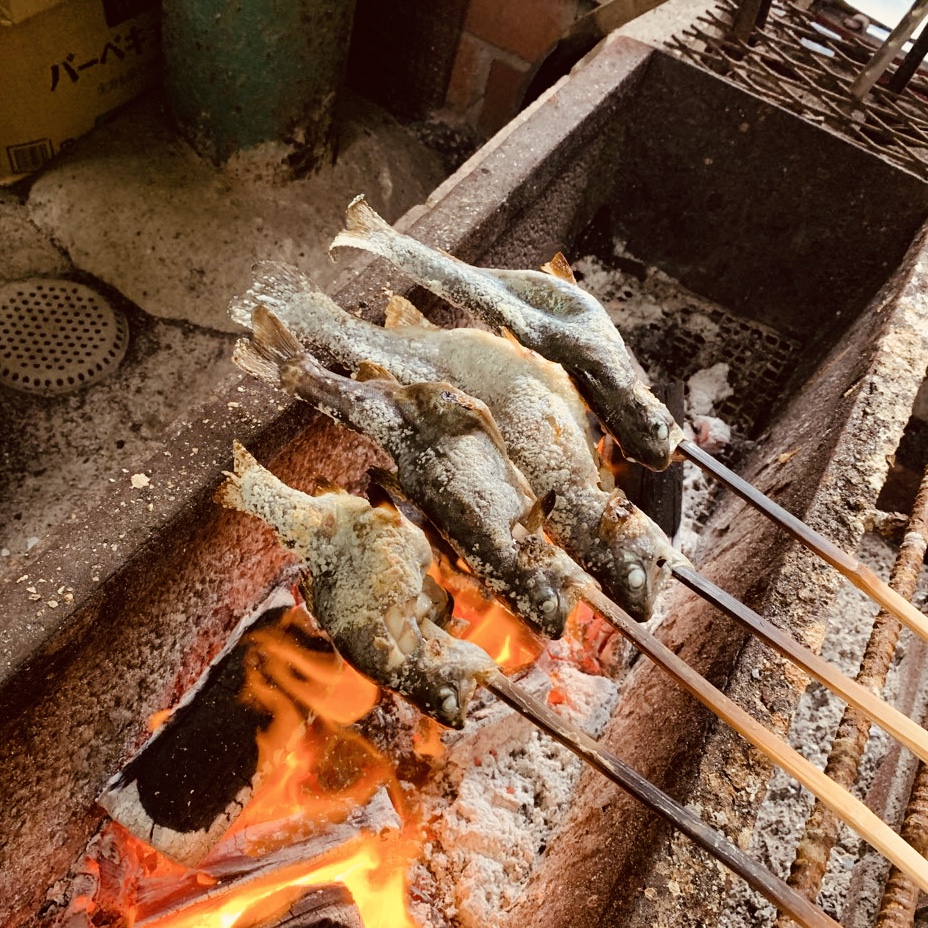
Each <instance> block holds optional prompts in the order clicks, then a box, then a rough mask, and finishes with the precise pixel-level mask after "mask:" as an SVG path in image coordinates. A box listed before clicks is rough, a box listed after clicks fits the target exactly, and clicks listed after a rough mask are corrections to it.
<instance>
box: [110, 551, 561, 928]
mask: <svg viewBox="0 0 928 928" xmlns="http://www.w3.org/2000/svg"><path fill="white" fill-rule="evenodd" d="M440 581H441V583H442V585H444V586H445V587H446V588H448V589H449V590H450V591H451V592H452V594H453V596H454V600H455V618H456V620H457V625H458V630H459V631H460V632H461V637H463V638H466V639H467V640H470V641H472V642H474V643H475V644H478V645H480V646H481V647H483V648H484V650H486V651H487V652H488V653H490V654H491V656H493V658H494V659H495V660H496V661H497V662H498V663H500V664H501V665H502V666H503V667H504V668H505V669H507V670H509V671H512V670H516V669H519V668H522V667H524V666H525V665H527V664H529V663H531V662H533V661H534V660H535V659H536V658H537V657H538V656H539V654H541V652H542V648H543V646H542V644H541V642H540V641H539V640H538V639H537V638H536V637H535V636H534V635H533V634H532V633H531V632H530V631H528V630H527V629H526V628H525V626H524V625H523V624H522V623H521V622H519V621H518V620H517V619H516V618H515V617H514V616H513V615H512V614H511V613H509V612H508V610H506V609H505V608H504V607H503V606H501V605H499V604H497V603H495V602H491V601H488V600H487V599H486V598H485V597H484V596H483V595H482V592H481V590H480V588H479V587H478V585H477V584H476V582H475V581H474V580H473V578H471V577H469V576H467V575H466V574H462V573H459V572H458V571H456V570H454V569H449V570H448V572H447V574H445V573H442V575H441V576H440ZM245 643H246V644H247V645H248V651H247V652H246V656H245V661H244V667H245V684H244V687H243V691H242V698H243V700H245V701H246V702H247V703H248V704H249V705H251V706H252V707H254V708H256V709H257V710H258V711H259V713H260V714H262V715H264V716H266V717H267V720H268V721H267V724H266V726H265V727H264V728H263V730H261V731H260V732H259V734H258V774H257V778H256V781H257V786H256V788H255V790H254V793H253V795H252V797H251V799H250V800H249V802H248V804H247V805H246V807H245V809H244V810H243V812H242V814H241V815H239V816H238V818H237V819H236V821H235V823H234V825H233V826H232V827H231V828H230V829H229V831H228V832H227V833H226V835H225V836H224V837H223V839H222V840H221V841H220V842H219V844H218V845H217V846H216V847H214V848H213V849H212V851H210V853H209V854H208V855H207V857H206V858H205V859H204V860H203V861H202V862H201V863H200V865H199V867H198V868H196V869H190V868H186V867H182V866H180V865H179V864H176V863H174V862H172V861H170V860H168V859H167V858H165V857H163V856H162V855H160V854H159V853H157V852H156V851H153V850H151V849H150V848H148V847H147V846H145V845H143V844H142V843H141V842H139V841H137V839H134V838H132V837H131V836H130V835H128V833H122V838H121V840H122V842H124V844H125V846H126V854H127V856H130V857H131V856H134V857H136V858H137V859H138V861H139V862H140V864H139V868H138V869H139V871H140V872H139V874H138V876H137V886H136V896H135V899H136V905H135V907H134V910H133V911H132V912H131V913H127V914H128V917H129V923H134V924H135V925H137V926H138V928H142V926H146V928H147V926H151V928H251V926H257V925H260V924H263V923H265V922H268V921H270V920H271V919H274V918H277V917H279V916H280V915H281V913H283V912H285V911H286V910H287V909H288V908H289V907H290V906H291V905H293V904H294V903H295V902H296V901H297V900H298V899H299V898H300V897H301V896H303V895H304V894H305V893H306V892H308V891H309V890H310V889H311V888H312V887H313V886H320V885H324V884H330V883H341V884H343V885H344V886H345V887H346V888H347V889H348V891H349V892H350V894H351V896H352V898H353V900H354V903H355V905H356V906H357V908H358V910H359V912H360V914H361V917H362V919H363V922H364V925H365V928H415V922H413V921H412V919H411V917H410V915H409V913H408V911H407V900H408V899H409V887H408V876H407V874H408V871H409V869H410V866H411V864H412V863H413V861H415V860H416V859H417V857H418V855H419V852H420V849H421V841H422V838H421V834H420V833H419V831H418V828H417V826H416V825H415V823H414V822H412V820H411V817H410V816H409V815H408V814H406V810H405V808H404V801H403V790H402V788H401V786H400V784H399V781H398V779H397V776H396V772H395V769H394V764H393V762H392V761H391V760H390V759H388V758H387V757H385V756H384V755H383V754H381V752H380V751H379V750H378V749H377V748H376V747H375V746H374V745H373V744H372V743H371V742H370V741H369V740H368V739H366V738H365V737H364V736H363V735H362V734H361V733H360V732H359V731H358V730H357V729H356V728H355V727H353V725H354V723H355V722H357V721H358V720H360V719H361V718H363V717H364V716H365V715H367V714H368V713H369V712H370V711H371V710H372V709H373V708H374V706H375V705H376V704H377V702H378V699H379V698H380V690H379V688H378V687H377V686H376V685H375V684H374V683H372V682H371V681H369V680H368V679H366V678H365V677H362V676H361V675H360V674H358V673H357V672H356V671H355V670H353V669H352V668H351V667H350V666H349V665H348V664H346V663H345V662H344V661H343V660H342V659H341V657H339V655H338V654H337V653H336V652H334V651H333V650H332V649H331V647H330V646H328V645H327V644H325V643H324V642H323V641H322V639H320V638H319V637H318V633H317V632H316V631H315V627H314V625H313V621H312V618H311V617H310V615H309V614H308V612H306V610H305V608H303V607H302V606H300V607H296V608H294V609H291V610H290V611H289V612H288V613H287V614H286V615H285V616H284V618H283V619H281V620H280V621H279V622H277V623H276V624H274V625H267V626H260V627H257V628H256V629H254V630H252V631H251V632H250V633H249V634H248V636H247V638H246V639H245ZM442 730H443V729H441V727H440V726H439V725H437V723H435V722H433V721H432V720H431V719H428V718H425V717H423V718H422V719H421V721H420V724H419V726H418V728H417V730H416V731H415V732H414V733H413V744H414V746H415V749H416V751H417V752H418V753H419V754H420V755H421V756H423V757H435V756H439V755H440V754H441V753H442V752H443V750H444V746H443V744H442V741H441V732H442ZM382 789H386V791H387V793H388V795H389V796H390V799H391V800H392V805H393V809H395V810H396V811H397V812H398V815H399V820H398V824H397V825H394V824H390V825H388V826H384V825H383V824H382V823H381V826H380V829H379V830H378V832H377V833H376V834H371V833H369V832H358V831H357V829H356V827H355V826H352V825H342V824H341V823H344V822H345V820H346V819H347V818H348V816H349V815H350V814H351V813H352V812H354V811H355V810H358V809H363V808H365V807H367V806H368V805H369V804H370V803H371V801H372V799H374V798H375V796H376V794H377V792H378V791H379V790H382ZM377 802H381V803H382V802H384V800H383V797H380V798H379V799H377ZM389 814H390V816H391V817H392V815H393V812H392V811H391V812H390V813H389ZM390 821H391V822H393V821H397V820H395V819H393V818H391V819H390ZM115 827H117V826H115V825H114V828H115ZM333 828H344V833H343V834H341V835H339V838H340V839H341V840H340V843H337V842H335V839H333V840H332V843H334V844H335V846H334V847H331V846H330V844H327V843H326V840H327V839H326V837H325V836H327V835H329V834H331V832H332V829H333ZM120 831H121V830H120ZM320 841H321V843H320ZM132 842H135V843H134V844H132Z"/></svg>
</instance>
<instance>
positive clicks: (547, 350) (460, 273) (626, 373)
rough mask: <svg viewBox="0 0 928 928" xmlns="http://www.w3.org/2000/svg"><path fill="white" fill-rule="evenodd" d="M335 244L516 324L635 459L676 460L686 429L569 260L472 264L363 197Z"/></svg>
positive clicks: (658, 464)
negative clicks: (406, 231)
mask: <svg viewBox="0 0 928 928" xmlns="http://www.w3.org/2000/svg"><path fill="white" fill-rule="evenodd" d="M332 247H333V248H344V247H349V248H362V249H364V250H366V251H372V252H374V253H375V254H378V255H380V256H381V257H384V258H386V259H387V260H388V261H390V262H392V263H393V264H395V265H396V266H397V267H399V268H400V269H402V270H403V271H404V272H405V273H407V274H409V275H410V277H412V278H413V279H414V280H415V281H416V282H417V283H419V284H421V285H422V286H423V287H425V288H427V289H428V290H431V291H432V292H433V293H435V294H437V295H438V296H441V297H444V298H445V299H446V300H448V301H449V302H451V303H453V304H454V305H456V306H460V307H462V308H464V309H468V310H470V311H472V312H474V313H475V314H476V315H478V316H479V317H480V318H481V319H483V320H484V321H485V322H488V323H489V324H490V325H492V326H494V327H496V328H497V329H508V330H509V331H511V332H512V333H513V334H514V335H515V336H516V338H517V339H518V340H519V341H520V342H521V343H522V344H523V345H526V346H528V347H529V348H533V349H534V350H535V351H537V352H538V353H539V354H540V355H542V356H543V357H545V358H548V359H549V360H551V361H557V362H558V363H559V364H561V365H563V367H564V369H565V370H566V371H567V372H568V373H569V374H571V375H572V376H573V378H574V382H575V383H576V385H577V388H578V389H579V390H580V392H581V393H582V394H583V397H584V399H586V401H587V402H588V403H589V404H590V407H591V408H592V409H593V410H594V411H595V412H596V413H597V414H598V415H599V417H600V418H601V419H602V421H603V424H604V425H605V426H606V428H608V429H609V431H610V432H611V433H612V434H613V435H614V436H615V438H616V440H617V441H618V442H619V444H620V446H621V447H622V451H623V453H624V454H625V456H626V457H627V458H629V459H630V460H633V461H638V462H639V463H641V464H644V465H645V466H647V467H650V468H652V469H655V470H663V469H664V468H665V467H667V466H668V464H670V459H671V455H672V454H673V450H674V448H675V447H676V446H677V443H678V442H679V441H680V439H681V438H682V437H683V433H682V432H681V431H680V429H679V427H678V426H677V424H676V423H675V422H674V421H673V417H672V416H671V415H670V413H669V412H668V411H667V409H666V407H665V406H664V405H663V404H662V403H660V402H659V401H658V400H657V399H656V398H655V397H654V396H653V394H652V393H651V392H650V391H649V390H648V389H647V387H645V386H644V384H642V383H641V382H640V381H639V379H638V377H637V375H636V374H635V371H634V369H633V367H632V365H631V361H630V359H629V356H628V352H627V351H626V349H625V343H624V342H623V341H622V336H621V335H619V333H618V330H617V329H616V327H615V325H613V323H612V321H611V320H610V319H609V317H608V315H607V314H606V311H605V310H604V309H603V308H602V306H601V305H600V304H599V302H598V301H597V300H596V299H595V298H594V297H592V296H591V295H590V294H588V293H587V292H586V291H584V290H582V289H581V288H580V287H578V286H577V285H576V283H575V282H574V281H573V275H572V274H570V271H569V268H567V267H566V261H564V260H563V258H561V259H560V260H559V261H557V262H556V263H554V262H553V263H552V266H551V270H552V271H553V273H545V272H543V271H508V270H491V269H487V268H475V267H471V266H470V265H467V264H465V263H464V262H463V261H458V260H457V259H455V258H452V257H451V256H450V255H446V254H443V253H440V252H437V251H434V250H433V249H431V248H428V247H427V246H425V245H423V244H421V243H420V242H417V241H416V240H415V239H413V238H410V237H409V236H407V235H402V234H401V233H399V232H397V231H395V230H394V229H393V228H392V227H391V226H390V225H389V224H388V223H387V222H385V221H384V220H383V219H381V217H380V216H378V215H377V213H375V212H374V210H372V209H371V207H370V206H369V205H368V204H367V202H366V201H365V199H364V198H363V197H357V198H355V200H353V201H352V203H351V205H350V206H349V207H348V213H347V228H346V230H345V231H344V232H341V233H339V234H338V235H337V236H336V237H335V240H334V241H333V242H332Z"/></svg>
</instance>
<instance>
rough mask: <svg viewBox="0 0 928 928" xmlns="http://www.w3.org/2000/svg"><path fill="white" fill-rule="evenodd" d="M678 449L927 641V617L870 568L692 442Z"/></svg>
mask: <svg viewBox="0 0 928 928" xmlns="http://www.w3.org/2000/svg"><path fill="white" fill-rule="evenodd" d="M677 451H679V452H680V454H682V455H683V457H685V458H686V459H687V460H688V461H691V462H692V463H693V464H696V465H697V466H698V467H700V468H702V469H703V470H704V471H706V472H707V473H709V474H711V475H712V476H713V477H715V478H716V479H717V480H719V481H721V482H722V483H724V484H725V486H727V487H728V488H729V489H730V490H731V491H732V492H733V493H736V494H737V495H738V496H740V497H741V498H742V499H743V500H744V501H745V502H747V503H749V504H750V505H752V506H753V507H754V508H755V509H757V510H759V511H760V512H762V513H763V514H764V515H766V516H767V517H768V518H770V519H772V520H773V521H774V522H776V523H777V525H779V526H780V527H781V528H783V529H785V530H786V531H787V532H789V534H790V535H792V536H793V537H794V538H795V539H796V540H797V541H799V542H800V543H801V544H803V545H805V546H806V547H807V548H809V549H810V550H811V551H814V552H815V553H816V554H817V555H818V556H819V557H820V558H822V560H823V561H825V562H826V563H828V564H830V565H831V566H832V567H834V568H835V569H836V570H838V571H839V572H840V573H842V574H844V576H845V577H847V579H848V580H850V581H851V583H853V584H854V586H856V587H857V589H858V590H860V591H861V592H862V593H865V594H866V595H867V596H869V597H870V598H871V599H872V600H874V601H875V602H877V603H879V604H880V605H881V606H882V607H883V608H884V609H886V610H887V611H888V612H891V613H892V614H893V615H894V616H895V617H896V618H897V619H899V621H900V622H902V624H903V625H905V626H907V627H908V628H910V629H911V630H912V631H913V632H915V634H916V635H918V636H919V637H921V638H924V639H925V640H926V641H928V618H926V617H925V616H924V615H923V614H922V613H921V612H920V611H919V610H918V609H916V608H915V606H913V605H912V604H911V603H910V602H909V601H908V600H906V599H905V598H904V597H903V596H900V595H899V594H898V593H897V592H896V591H895V590H894V589H892V587H890V586H889V585H888V584H887V583H885V582H884V581H883V580H881V579H880V578H879V577H878V576H877V575H876V574H875V573H874V572H873V571H872V570H870V568H869V567H867V566H866V565H864V564H861V563H860V561H858V560H857V558H855V557H852V556H851V555H849V554H847V553H846V552H844V551H842V550H841V549H840V548H839V547H838V546H837V545H835V544H833V543H832V542H830V541H829V540H828V539H827V538H825V537H824V535H820V534H819V533H818V532H816V531H815V530H814V529H812V528H810V527H809V526H808V525H806V524H805V522H803V521H802V520H801V519H798V518H796V516H794V515H793V514H792V513H790V512H787V511H786V510H785V509H784V508H783V507H782V506H780V505H778V504H777V503H775V502H774V501H773V500H772V499H770V498H769V497H767V496H765V495H764V494H763V493H761V492H760V490H758V489H756V488H755V487H753V486H751V484H750V483H748V482H747V481H746V480H743V479H742V478H741V477H739V476H738V475H737V474H736V473H735V472H734V471H732V470H729V469H728V468H727V467H726V466H725V465H724V464H722V463H720V462H719V461H717V460H716V459H715V458H714V457H712V455H710V454H707V453H706V452H705V451H703V450H702V448H700V447H699V446H698V445H697V444H696V443H695V442H692V441H686V440H685V441H681V442H680V444H679V445H677Z"/></svg>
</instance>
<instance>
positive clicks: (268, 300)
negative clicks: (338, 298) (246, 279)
mask: <svg viewBox="0 0 928 928" xmlns="http://www.w3.org/2000/svg"><path fill="white" fill-rule="evenodd" d="M321 293H322V291H321V290H320V289H319V287H318V286H317V285H316V284H315V282H314V281H313V279H312V278H311V277H309V276H308V275H306V274H304V273H303V272H302V271H301V270H300V269H299V268H298V267H294V266H293V265H292V264H286V263H285V262H283V261H259V262H258V263H257V264H255V266H254V268H253V269H252V282H251V286H249V288H248V289H247V290H246V291H245V292H244V293H240V294H238V295H237V296H234V297H233V298H232V300H231V301H230V302H229V315H230V316H231V317H232V321H233V322H237V323H238V324H239V325H242V326H245V328H247V329H250V328H251V320H252V316H253V315H254V311H255V310H256V309H257V308H258V307H259V306H266V307H267V308H268V309H270V310H272V311H273V312H276V313H278V314H279V315H281V316H285V315H286V312H285V310H286V308H287V307H288V306H289V305H290V304H291V303H292V302H293V300H294V298H295V297H297V296H301V295H305V294H309V295H316V294H321ZM323 296H324V294H323ZM326 299H327V297H326Z"/></svg>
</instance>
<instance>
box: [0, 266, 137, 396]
mask: <svg viewBox="0 0 928 928" xmlns="http://www.w3.org/2000/svg"><path fill="white" fill-rule="evenodd" d="M128 343H129V324H128V323H127V322H126V318H125V316H123V314H122V313H120V312H118V311H116V310H114V309H113V308H112V307H111V306H110V305H109V304H108V303H107V302H106V301H105V300H104V299H103V297H101V296H100V295H99V294H98V293H95V292H94V291H93V290H91V289H90V288H89V287H85V286H83V285H82V284H76V283H74V282H73V281H70V280H55V279H47V278H30V279H28V280H17V281H14V282H13V283H10V284H6V285H4V286H2V287H0V383H2V384H4V385H5V386H8V387H13V388H14V389H16V390H24V391H26V392H28V393H42V394H54V393H68V392H70V391H72V390H77V389H79V388H80V387H85V386H87V385H89V384H92V383H94V382H96V381H97V380H99V379H100V378H101V377H103V376H105V375H106V374H108V373H109V372H110V371H111V370H113V369H114V368H116V367H117V366H118V365H119V363H120V361H122V359H123V356H124V355H125V353H126V347H127V346H128Z"/></svg>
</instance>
